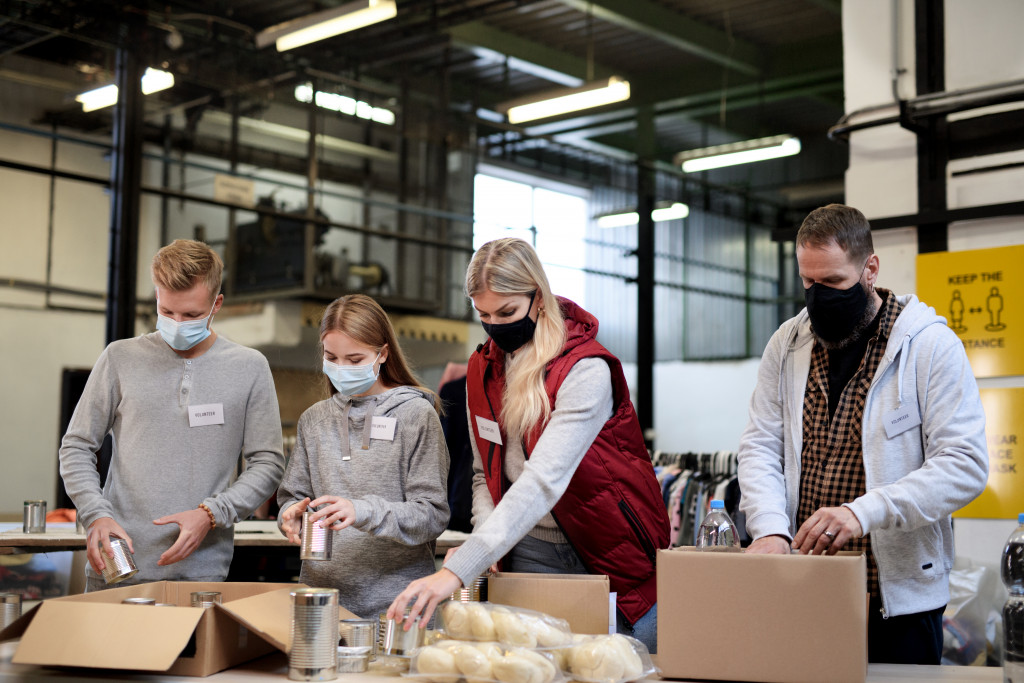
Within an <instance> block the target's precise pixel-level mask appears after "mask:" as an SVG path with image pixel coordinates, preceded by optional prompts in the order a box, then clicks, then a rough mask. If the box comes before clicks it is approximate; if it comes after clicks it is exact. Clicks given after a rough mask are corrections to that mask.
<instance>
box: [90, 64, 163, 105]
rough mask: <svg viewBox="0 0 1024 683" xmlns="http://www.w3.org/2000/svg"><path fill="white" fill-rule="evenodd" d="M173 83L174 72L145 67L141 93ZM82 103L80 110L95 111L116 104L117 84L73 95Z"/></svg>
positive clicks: (152, 91)
mask: <svg viewBox="0 0 1024 683" xmlns="http://www.w3.org/2000/svg"><path fill="white" fill-rule="evenodd" d="M173 85H174V74H172V73H170V72H168V71H160V70H159V69H153V68H147V69H146V73H144V74H143V75H142V94H143V95H152V94H153V93H155V92H160V91H161V90H167V89H168V88H170V87H171V86H173ZM75 101H76V102H81V103H82V111H95V110H97V109H103V108H104V107H112V106H113V105H115V104H117V86H116V85H114V84H113V83H111V84H110V85H105V86H103V87H101V88H96V89H95V90H89V91H88V92H84V93H82V94H81V95H78V96H76V97H75Z"/></svg>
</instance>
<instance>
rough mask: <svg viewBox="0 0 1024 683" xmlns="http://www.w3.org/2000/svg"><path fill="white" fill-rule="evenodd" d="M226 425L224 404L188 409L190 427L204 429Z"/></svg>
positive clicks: (209, 404)
mask: <svg viewBox="0 0 1024 683" xmlns="http://www.w3.org/2000/svg"><path fill="white" fill-rule="evenodd" d="M222 424H224V404H223V403H207V404H206V405H201V406H189V407H188V426H189V427H204V426H206V425H222Z"/></svg>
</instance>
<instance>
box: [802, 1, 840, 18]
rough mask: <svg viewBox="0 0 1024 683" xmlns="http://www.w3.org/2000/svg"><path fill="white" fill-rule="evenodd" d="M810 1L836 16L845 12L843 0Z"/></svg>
mask: <svg viewBox="0 0 1024 683" xmlns="http://www.w3.org/2000/svg"><path fill="white" fill-rule="evenodd" d="M810 2H811V3H812V4H815V5H817V6H818V7H820V8H822V9H823V10H826V11H828V12H831V13H832V14H835V15H836V16H842V14H843V3H842V0H810Z"/></svg>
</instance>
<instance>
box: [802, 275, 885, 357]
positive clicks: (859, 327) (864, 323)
mask: <svg viewBox="0 0 1024 683" xmlns="http://www.w3.org/2000/svg"><path fill="white" fill-rule="evenodd" d="M860 286H861V287H863V288H864V293H865V294H866V295H867V297H868V305H867V307H866V308H865V309H864V315H862V316H861V317H860V320H858V321H857V324H856V325H854V326H853V330H852V331H851V332H850V334H849V335H847V336H846V337H843V338H842V339H840V340H839V341H828V340H827V339H822V338H821V337H819V336H818V333H817V332H815V331H814V325H813V324H812V325H811V334H813V335H814V338H815V339H816V340H817V342H818V343H819V344H821V346H822V348H824V349H825V350H827V351H839V350H841V349H845V348H846V347H847V346H849V345H851V344H852V343H853V342H855V341H857V339H858V338H859V337H860V335H861V334H862V333H863V332H864V330H866V329H868V328H869V327H871V321H873V320H874V319H875V315H876V314H877V313H878V304H877V303H876V302H875V297H874V296H873V292H872V290H870V289H868V286H867V284H866V283H864V282H861V283H860Z"/></svg>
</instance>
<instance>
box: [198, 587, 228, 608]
mask: <svg viewBox="0 0 1024 683" xmlns="http://www.w3.org/2000/svg"><path fill="white" fill-rule="evenodd" d="M222 602H224V599H223V598H222V597H221V594H220V591H195V592H193V593H192V596H191V604H192V606H193V607H203V608H206V607H213V606H214V605H215V604H219V603H222Z"/></svg>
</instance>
